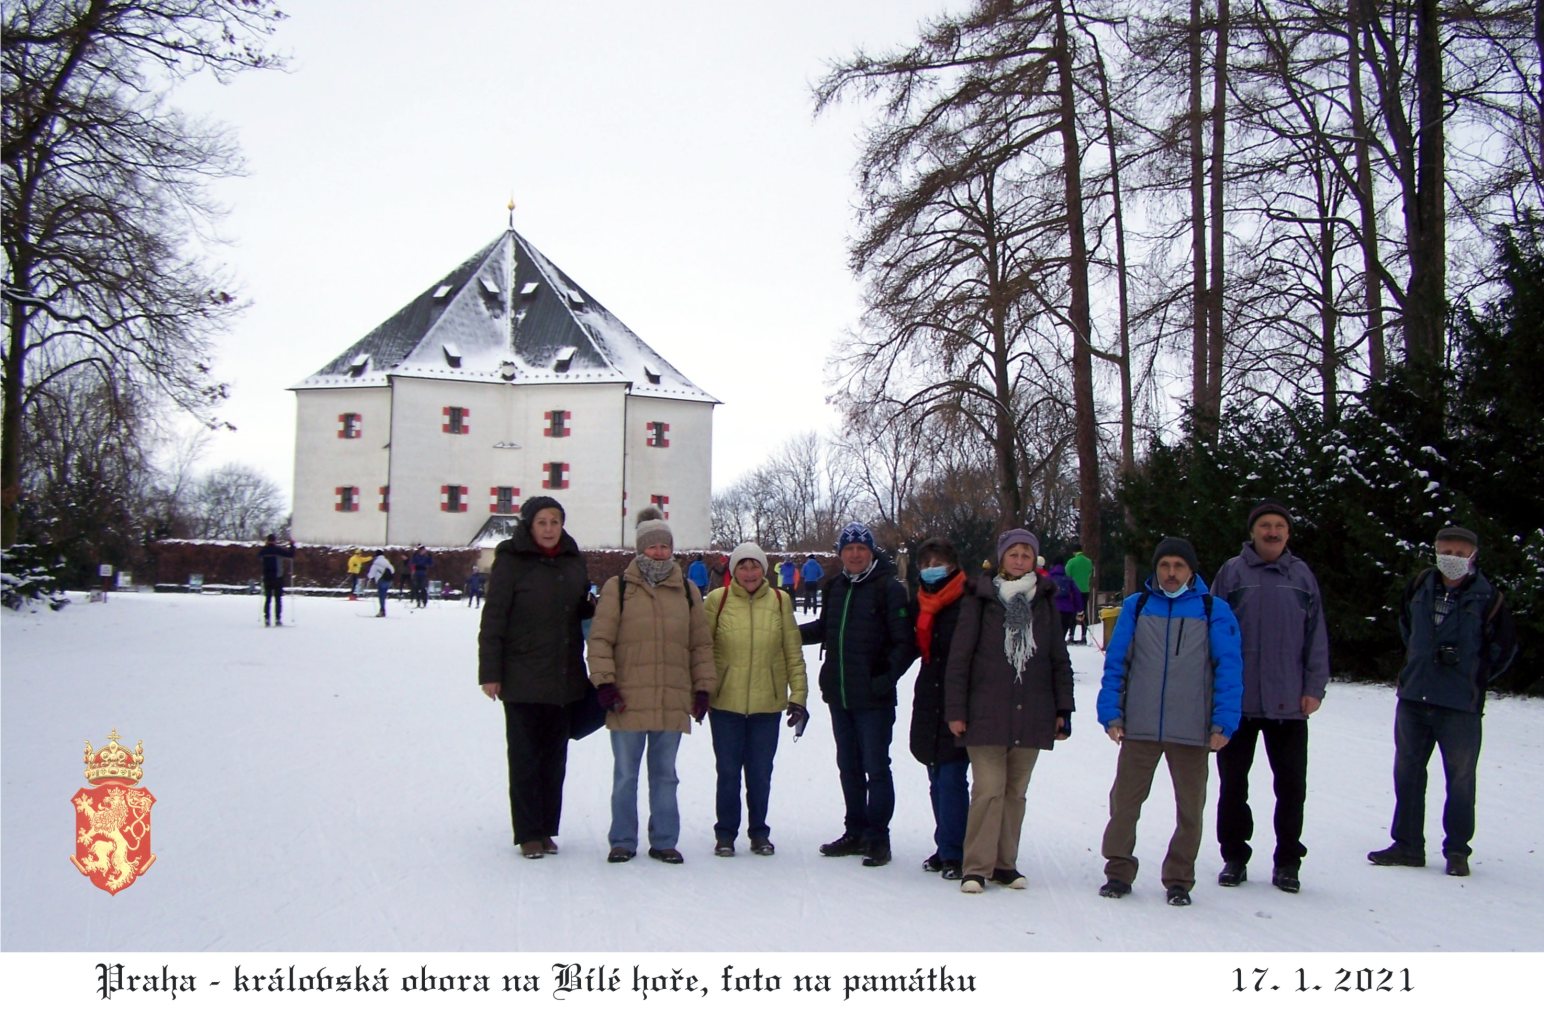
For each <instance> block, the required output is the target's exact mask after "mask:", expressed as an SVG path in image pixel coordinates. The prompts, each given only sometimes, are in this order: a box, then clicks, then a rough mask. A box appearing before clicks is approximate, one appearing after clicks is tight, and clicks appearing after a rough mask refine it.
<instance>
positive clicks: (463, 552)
mask: <svg viewBox="0 0 1544 1015" xmlns="http://www.w3.org/2000/svg"><path fill="white" fill-rule="evenodd" d="M262 547H263V544H262V543H261V542H231V541H227V540H199V539H162V540H157V541H155V542H152V543H150V544H149V545H148V546H147V547H146V551H147V554H148V556H149V558H150V573H149V574H144V575H141V574H136V575H135V576H134V577H135V581H136V582H137V583H139V584H153V585H178V586H180V585H185V584H186V583H187V581H188V579H189V577H190V576H192V575H195V574H197V575H203V579H204V584H205V585H242V586H244V585H246V584H247V583H249V582H253V581H261V580H262V577H263V565H262V562H261V561H260V560H259V559H258V556H257V551H258V550H260V549H262ZM415 549H416V547H413V546H387V547H368V548H367V550H368V551H375V550H383V551H384V552H385V554H386V556H387V558H388V559H390V561H391V562H392V565H393V566H395V567H396V568H397V573H398V575H399V577H400V576H401V575H403V574H405V573H406V572H407V559H408V558H409V557H410V556H412V554H413V551H414V550H415ZM428 550H429V552H430V553H431V554H433V555H434V566H433V567H431V568H430V569H429V578H430V580H434V581H442V582H444V583H446V584H447V585H448V586H450V587H451V588H455V589H461V588H465V587H466V579H467V576H468V575H470V574H471V573H472V568H473V566H474V565H475V566H479V567H480V568H481V569H482V571H483V572H484V573H487V572H488V571H489V570H490V569H491V568H492V563H493V552H492V551H491V550H479V549H477V548H476V547H468V546H431V547H428ZM582 552H583V554H584V558H585V566H586V567H587V568H588V569H589V573H590V581H592V582H594V583H595V585H596V586H597V587H598V586H600V585H603V584H605V582H606V579H607V578H611V577H613V576H615V575H619V574H621V573H622V572H623V571H625V570H626V569H627V565H628V564H630V563H632V560H633V558H634V557H635V556H636V554H634V553H633V552H632V551H629V550H585V551H582ZM352 554H353V549H352V548H351V547H347V546H318V545H312V544H307V543H297V544H295V577H294V579H293V584H294V585H296V586H298V587H301V588H324V589H326V588H330V589H337V590H338V591H339V592H342V591H343V590H344V589H345V588H346V587H347V586H348V559H349V557H350V556H351V555H352ZM728 556H729V555H728V554H727V553H726V554H724V558H725V564H726V565H727V563H728ZM806 556H807V555H806V554H803V553H792V554H782V553H776V554H768V555H767V563H768V564H769V565H770V566H771V568H772V569H773V570H774V571H775V570H776V568H777V565H778V564H779V563H781V562H782V561H783V560H784V559H789V560H792V561H793V562H794V564H795V565H802V564H803V563H804V559H805V557H806ZM705 559H706V558H705ZM815 559H816V560H818V561H820V563H821V566H822V567H824V568H825V569H826V574H828V575H830V574H833V573H834V572H835V571H836V570H837V569H839V568H840V566H841V565H840V564H839V563H838V561H837V559H836V557H835V555H833V554H829V553H828V554H816V555H815ZM676 560H678V561H680V563H681V567H682V568H683V569H684V568H685V567H686V566H687V565H688V564H689V563H690V561H691V554H685V553H678V554H676ZM771 578H772V580H773V581H774V582H775V581H776V575H775V574H773V575H772V576H771Z"/></svg>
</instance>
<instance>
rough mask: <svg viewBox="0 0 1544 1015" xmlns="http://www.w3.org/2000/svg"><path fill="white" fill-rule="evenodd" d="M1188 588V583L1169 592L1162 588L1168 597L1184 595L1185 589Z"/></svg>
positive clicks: (1173, 597) (1176, 597)
mask: <svg viewBox="0 0 1544 1015" xmlns="http://www.w3.org/2000/svg"><path fill="white" fill-rule="evenodd" d="M1189 588H1190V586H1189V585H1181V586H1180V587H1179V588H1177V589H1175V590H1174V591H1173V592H1170V591H1169V590H1168V589H1164V590H1163V594H1164V595H1166V596H1168V597H1169V598H1170V599H1178V598H1179V597H1180V596H1182V595H1184V594H1185V593H1186V591H1188V590H1189Z"/></svg>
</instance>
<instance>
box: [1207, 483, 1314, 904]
mask: <svg viewBox="0 0 1544 1015" xmlns="http://www.w3.org/2000/svg"><path fill="white" fill-rule="evenodd" d="M1291 537H1292V516H1291V515H1290V514H1288V513H1287V509H1286V508H1285V507H1283V506H1282V505H1281V504H1278V503H1276V502H1275V501H1269V500H1268V501H1264V502H1262V503H1261V504H1260V505H1258V506H1257V507H1256V508H1255V509H1254V510H1253V511H1251V512H1250V513H1249V542H1247V543H1245V544H1244V548H1243V550H1242V551H1241V552H1240V553H1239V555H1238V556H1236V557H1233V558H1230V559H1229V560H1228V562H1227V563H1226V564H1224V565H1222V567H1221V568H1220V569H1218V571H1217V574H1216V576H1215V577H1213V579H1212V595H1213V596H1216V597H1217V598H1218V599H1223V600H1226V601H1227V603H1228V606H1229V607H1231V608H1232V610H1233V614H1234V616H1236V617H1237V618H1238V624H1239V628H1240V630H1241V631H1242V640H1243V654H1244V699H1243V719H1242V721H1240V723H1239V726H1238V732H1237V733H1236V734H1234V736H1233V737H1232V739H1230V740H1229V741H1228V745H1227V746H1226V747H1224V748H1223V749H1222V750H1220V751H1218V752H1217V784H1218V788H1217V843H1218V845H1219V846H1220V847H1221V849H1222V873H1220V874H1218V875H1217V883H1218V884H1219V885H1222V886H1223V887H1224V888H1233V887H1236V886H1238V885H1239V884H1242V883H1243V882H1244V881H1246V880H1248V874H1247V865H1248V863H1249V857H1250V855H1251V852H1252V851H1251V849H1250V846H1249V839H1250V836H1251V835H1253V834H1254V815H1253V814H1252V813H1251V812H1250V810H1249V769H1250V766H1252V765H1253V764H1254V754H1255V742H1256V740H1257V739H1258V738H1260V737H1262V736H1263V737H1264V738H1265V756H1266V758H1267V759H1268V760H1269V761H1270V765H1271V775H1272V777H1273V779H1274V788H1275V793H1276V815H1275V822H1274V824H1275V829H1276V853H1275V856H1274V858H1273V866H1272V871H1271V884H1273V885H1275V886H1276V887H1277V888H1280V889H1281V890H1282V891H1284V892H1293V893H1295V892H1297V891H1299V890H1300V889H1301V887H1302V884H1301V882H1300V881H1299V880H1298V871H1299V867H1300V865H1301V864H1302V860H1303V857H1305V856H1307V855H1308V849H1307V848H1306V847H1305V846H1304V845H1303V842H1302V835H1303V801H1304V798H1305V797H1306V796H1307V795H1308V717H1309V716H1311V715H1313V714H1314V712H1316V711H1317V710H1318V708H1319V703H1320V702H1322V701H1323V700H1324V688H1325V685H1327V684H1328V683H1329V679H1330V649H1329V634H1328V633H1327V631H1326V630H1325V624H1324V601H1323V599H1322V598H1321V597H1320V595H1319V583H1318V581H1317V580H1315V578H1314V576H1313V572H1312V571H1311V570H1309V568H1308V565H1307V563H1305V562H1304V561H1303V560H1302V558H1300V557H1295V556H1293V555H1292V552H1291V551H1290V550H1288V549H1287V541H1288V540H1289V539H1290V538H1291Z"/></svg>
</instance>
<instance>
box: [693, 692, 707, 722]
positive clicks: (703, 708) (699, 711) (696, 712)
mask: <svg viewBox="0 0 1544 1015" xmlns="http://www.w3.org/2000/svg"><path fill="white" fill-rule="evenodd" d="M707 717H708V692H707V691H698V692H697V693H696V694H694V695H692V718H693V719H696V720H697V722H699V723H701V722H702V720H704V719H706V718H707Z"/></svg>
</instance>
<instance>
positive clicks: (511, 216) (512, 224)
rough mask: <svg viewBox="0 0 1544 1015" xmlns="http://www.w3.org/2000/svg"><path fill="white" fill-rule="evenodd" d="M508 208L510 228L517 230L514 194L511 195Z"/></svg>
mask: <svg viewBox="0 0 1544 1015" xmlns="http://www.w3.org/2000/svg"><path fill="white" fill-rule="evenodd" d="M507 207H508V208H509V228H511V229H513V228H515V195H514V194H510V195H509V204H508V206H507Z"/></svg>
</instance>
